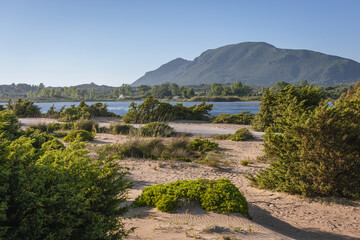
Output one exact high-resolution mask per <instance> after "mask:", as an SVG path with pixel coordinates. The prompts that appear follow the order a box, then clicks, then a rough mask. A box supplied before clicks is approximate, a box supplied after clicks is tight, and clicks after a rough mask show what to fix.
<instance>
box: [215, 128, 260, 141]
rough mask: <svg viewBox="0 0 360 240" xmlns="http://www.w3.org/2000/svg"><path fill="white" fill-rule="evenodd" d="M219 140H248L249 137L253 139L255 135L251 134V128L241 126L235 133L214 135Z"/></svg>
mask: <svg viewBox="0 0 360 240" xmlns="http://www.w3.org/2000/svg"><path fill="white" fill-rule="evenodd" d="M214 138H215V139H219V140H232V141H246V140H249V139H253V138H254V136H253V135H252V134H251V132H250V131H249V129H247V128H240V129H239V130H237V131H236V132H235V133H234V134H219V135H216V136H215V137H214Z"/></svg>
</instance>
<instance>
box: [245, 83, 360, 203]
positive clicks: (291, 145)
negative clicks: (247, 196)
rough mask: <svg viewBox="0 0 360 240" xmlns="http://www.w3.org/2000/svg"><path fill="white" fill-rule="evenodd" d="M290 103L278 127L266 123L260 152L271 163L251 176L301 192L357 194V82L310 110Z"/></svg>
mask: <svg viewBox="0 0 360 240" xmlns="http://www.w3.org/2000/svg"><path fill="white" fill-rule="evenodd" d="M297 113H298V109H297V108H296V105H295V106H291V109H290V107H289V109H288V113H286V114H290V115H291V116H292V117H293V118H292V119H291V120H289V119H287V120H286V121H283V123H282V124H283V125H282V129H283V132H282V133H280V134H277V133H275V130H276V129H275V128H273V127H272V128H268V130H267V133H266V135H265V144H264V147H265V153H266V157H267V158H269V159H270V160H271V165H270V168H268V169H265V170H261V171H259V172H258V174H257V175H256V176H253V177H251V180H252V183H253V184H254V185H255V186H258V187H260V188H267V189H272V190H277V191H283V192H289V193H292V194H301V195H304V196H336V197H347V198H355V199H359V198H360V121H359V119H360V88H359V87H356V86H355V88H354V89H353V90H352V91H349V92H348V93H347V94H346V95H343V96H342V97H341V98H340V99H339V100H338V101H337V102H336V103H335V105H333V106H330V105H329V104H328V103H326V102H322V103H321V104H320V106H319V107H317V108H316V109H315V110H314V111H312V112H311V113H310V114H309V113H303V114H300V115H299V114H297Z"/></svg>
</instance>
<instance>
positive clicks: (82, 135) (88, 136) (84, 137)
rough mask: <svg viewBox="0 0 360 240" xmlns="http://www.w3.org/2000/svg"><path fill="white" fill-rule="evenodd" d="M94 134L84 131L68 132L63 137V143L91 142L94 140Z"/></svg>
mask: <svg viewBox="0 0 360 240" xmlns="http://www.w3.org/2000/svg"><path fill="white" fill-rule="evenodd" d="M94 136H95V134H94V133H92V132H88V131H85V130H76V131H72V132H70V133H69V134H68V135H67V136H66V137H64V139H63V140H64V142H73V141H75V140H79V141H92V140H94Z"/></svg>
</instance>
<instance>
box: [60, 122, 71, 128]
mask: <svg viewBox="0 0 360 240" xmlns="http://www.w3.org/2000/svg"><path fill="white" fill-rule="evenodd" d="M61 129H62V130H72V129H74V123H72V122H68V123H62V124H61Z"/></svg>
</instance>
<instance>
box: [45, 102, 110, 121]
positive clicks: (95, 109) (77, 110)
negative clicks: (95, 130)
mask: <svg viewBox="0 0 360 240" xmlns="http://www.w3.org/2000/svg"><path fill="white" fill-rule="evenodd" d="M49 111H51V112H48V114H49V115H52V114H54V113H58V114H59V115H60V118H59V121H64V122H69V121H74V120H78V119H80V118H84V119H92V118H94V117H115V116H116V114H114V113H111V112H108V110H107V105H106V104H102V103H94V104H92V105H90V106H89V105H87V104H86V103H85V102H84V101H81V102H80V104H79V105H78V106H77V107H75V105H71V106H70V108H65V109H64V107H63V108H61V109H60V110H59V111H58V112H56V111H53V110H51V109H50V110H49Z"/></svg>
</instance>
